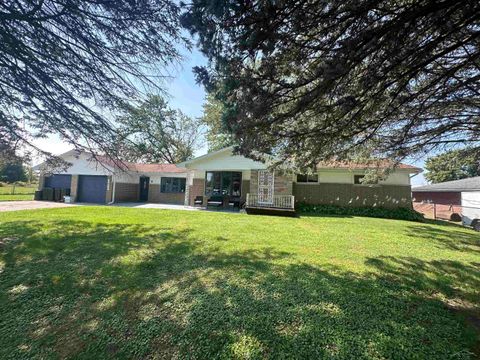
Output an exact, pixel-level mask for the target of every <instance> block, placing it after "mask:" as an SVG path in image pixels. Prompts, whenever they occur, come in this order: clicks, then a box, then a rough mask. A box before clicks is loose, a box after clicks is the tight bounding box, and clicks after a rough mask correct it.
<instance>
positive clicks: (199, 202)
mask: <svg viewBox="0 0 480 360" xmlns="http://www.w3.org/2000/svg"><path fill="white" fill-rule="evenodd" d="M202 205H203V196H196V197H195V199H194V200H193V206H202Z"/></svg>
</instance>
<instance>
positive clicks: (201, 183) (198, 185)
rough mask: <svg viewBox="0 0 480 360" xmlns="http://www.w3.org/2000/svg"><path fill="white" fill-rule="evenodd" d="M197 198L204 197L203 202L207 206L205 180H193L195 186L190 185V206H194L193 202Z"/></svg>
mask: <svg viewBox="0 0 480 360" xmlns="http://www.w3.org/2000/svg"><path fill="white" fill-rule="evenodd" d="M197 196H203V202H204V204H206V199H205V179H193V185H190V189H189V197H190V199H189V202H188V205H190V206H193V200H194V199H195V197H197Z"/></svg>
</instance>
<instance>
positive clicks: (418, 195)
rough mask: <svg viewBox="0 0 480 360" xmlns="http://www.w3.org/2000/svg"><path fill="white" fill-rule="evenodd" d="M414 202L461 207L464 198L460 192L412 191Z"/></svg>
mask: <svg viewBox="0 0 480 360" xmlns="http://www.w3.org/2000/svg"><path fill="white" fill-rule="evenodd" d="M412 196H413V201H416V202H430V203H435V204H445V205H461V204H462V196H461V193H460V192H443V191H442V192H440V191H428V192H424V191H415V189H413V190H412Z"/></svg>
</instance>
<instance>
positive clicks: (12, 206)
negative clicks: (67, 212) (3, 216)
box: [0, 201, 75, 211]
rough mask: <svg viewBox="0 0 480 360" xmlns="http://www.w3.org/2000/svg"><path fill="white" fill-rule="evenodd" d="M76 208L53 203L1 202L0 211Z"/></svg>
mask: <svg viewBox="0 0 480 360" xmlns="http://www.w3.org/2000/svg"><path fill="white" fill-rule="evenodd" d="M68 206H75V205H74V204H65V203H58V202H52V201H0V211H16V210H32V209H50V208H61V207H68Z"/></svg>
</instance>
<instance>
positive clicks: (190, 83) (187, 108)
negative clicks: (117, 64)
mask: <svg viewBox="0 0 480 360" xmlns="http://www.w3.org/2000/svg"><path fill="white" fill-rule="evenodd" d="M183 56H184V61H183V62H182V64H181V65H178V66H177V68H176V69H175V70H173V71H172V75H173V77H172V78H171V79H169V80H166V82H165V89H166V91H167V92H168V94H169V96H168V100H169V103H170V106H171V107H172V108H176V109H180V110H182V112H183V113H185V114H187V115H189V116H192V117H199V116H201V115H202V110H203V108H202V105H203V102H204V100H205V90H204V88H203V87H202V86H200V85H198V84H196V82H195V77H194V75H193V72H192V68H193V67H194V66H200V65H206V63H207V61H206V59H205V57H204V56H203V55H202V54H201V53H200V52H199V51H198V50H196V49H193V50H192V51H191V52H187V51H186V50H183ZM35 143H36V144H37V145H38V146H40V147H41V148H42V149H43V150H46V151H49V152H51V153H53V154H61V153H64V152H66V151H68V150H70V149H71V146H70V145H68V144H66V143H64V142H62V141H61V140H60V138H59V137H58V136H50V137H48V138H47V139H40V140H37V141H36V142H35ZM206 151H207V147H206V144H205V145H204V146H203V147H202V148H201V149H199V150H198V151H197V152H196V154H195V155H202V154H204V153H206ZM409 163H410V164H412V165H415V166H418V167H423V165H424V159H419V160H416V161H410V162H409ZM425 183H426V180H425V178H424V176H423V174H419V175H417V176H415V177H413V178H412V185H422V184H425Z"/></svg>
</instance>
